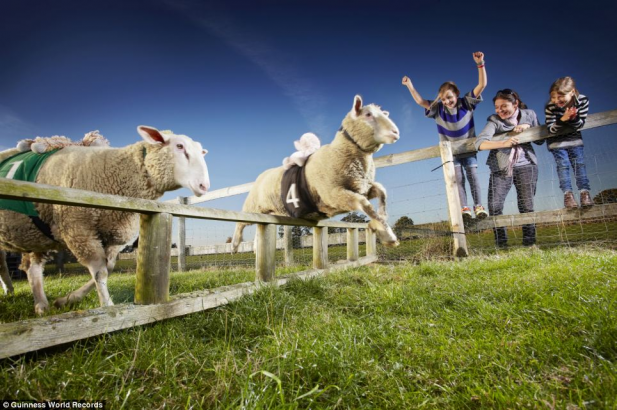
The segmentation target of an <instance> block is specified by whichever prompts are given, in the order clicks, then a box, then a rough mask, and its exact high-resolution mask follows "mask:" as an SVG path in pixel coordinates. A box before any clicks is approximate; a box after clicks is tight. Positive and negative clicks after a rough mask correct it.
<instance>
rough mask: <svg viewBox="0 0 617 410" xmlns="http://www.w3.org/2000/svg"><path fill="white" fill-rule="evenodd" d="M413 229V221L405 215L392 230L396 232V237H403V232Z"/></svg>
mask: <svg viewBox="0 0 617 410" xmlns="http://www.w3.org/2000/svg"><path fill="white" fill-rule="evenodd" d="M412 227H413V220H412V219H411V218H410V217H408V216H406V215H403V216H401V217H400V218H398V220H397V221H396V222H395V223H394V226H393V227H392V229H393V230H394V233H395V234H396V236H403V230H405V229H409V228H412Z"/></svg>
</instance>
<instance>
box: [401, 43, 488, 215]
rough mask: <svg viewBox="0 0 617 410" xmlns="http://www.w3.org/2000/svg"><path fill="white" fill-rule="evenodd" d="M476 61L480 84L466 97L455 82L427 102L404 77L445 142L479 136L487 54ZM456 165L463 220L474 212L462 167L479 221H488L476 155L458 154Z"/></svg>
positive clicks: (404, 78)
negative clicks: (475, 117)
mask: <svg viewBox="0 0 617 410" xmlns="http://www.w3.org/2000/svg"><path fill="white" fill-rule="evenodd" d="M473 59H474V61H475V63H476V65H477V66H478V77H479V78H478V85H477V86H476V87H475V88H474V89H473V90H472V91H471V92H468V93H467V94H465V96H464V97H459V95H460V92H459V90H458V87H457V86H456V84H454V83H453V82H452V81H447V82H445V83H443V84H442V85H441V87H439V92H438V94H437V98H436V99H435V100H434V101H429V100H425V99H424V98H422V96H420V94H419V93H418V91H416V89H415V88H414V86H413V84H412V83H411V80H410V79H409V77H407V76H405V77H403V85H405V86H407V88H408V89H409V92H410V93H411V96H412V97H413V99H414V100H415V101H416V103H417V104H418V105H420V106H421V107H424V109H425V112H424V114H425V115H426V116H427V117H428V118H433V119H434V120H435V122H436V123H437V132H438V133H439V139H440V140H441V141H460V140H464V139H466V138H474V137H475V136H476V134H475V129H474V124H473V111H474V109H475V108H476V105H477V104H479V103H480V102H481V101H482V96H481V94H482V91H484V88H486V84H487V80H486V68H485V67H484V53H482V52H481V51H477V52H475V53H473ZM453 162H454V170H455V171H456V183H457V185H458V192H459V198H460V202H461V210H462V213H463V218H465V219H469V218H471V209H469V207H468V206H467V192H466V191H465V175H464V173H463V170H462V168H464V169H465V171H466V173H467V179H469V186H470V188H471V196H472V197H473V201H474V205H475V206H474V212H475V214H476V218H478V219H483V218H486V217H487V216H488V212H486V210H485V209H484V207H483V206H482V195H481V190H480V182H479V181H478V177H477V173H476V170H477V169H478V159H477V157H476V153H475V152H471V153H465V154H459V155H455V156H454V161H453Z"/></svg>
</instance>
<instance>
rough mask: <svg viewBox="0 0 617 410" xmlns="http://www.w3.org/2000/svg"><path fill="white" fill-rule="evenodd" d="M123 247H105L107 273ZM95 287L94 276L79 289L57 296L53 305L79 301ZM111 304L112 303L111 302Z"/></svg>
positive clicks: (111, 268)
mask: <svg viewBox="0 0 617 410" xmlns="http://www.w3.org/2000/svg"><path fill="white" fill-rule="evenodd" d="M123 248H124V245H122V246H112V247H109V248H107V249H106V250H105V254H106V255H107V258H106V259H107V263H106V267H107V273H108V274H109V273H111V271H112V270H113V269H114V266H115V264H116V258H117V256H118V253H119V252H120V250H122V249H123ZM88 269H89V270H90V268H88ZM91 272H92V271H91ZM95 287H96V281H95V280H94V278H93V279H90V280H89V281H88V282H86V284H85V285H83V286H82V287H81V288H79V289H77V290H75V291H73V292H71V293H69V294H68V295H66V296H65V297H61V298H58V299H56V300H54V306H55V307H63V306H65V305H67V304H68V305H72V304H75V303H78V302H81V301H82V300H83V298H84V297H86V295H87V294H88V293H90V292H91V291H92V289H94V288H95ZM99 299H100V297H99ZM109 301H110V302H111V299H110V298H109ZM111 304H112V305H113V303H111ZM101 306H108V305H103V303H101Z"/></svg>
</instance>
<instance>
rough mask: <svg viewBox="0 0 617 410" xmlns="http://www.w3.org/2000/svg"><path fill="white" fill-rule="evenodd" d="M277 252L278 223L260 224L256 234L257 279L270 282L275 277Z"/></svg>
mask: <svg viewBox="0 0 617 410" xmlns="http://www.w3.org/2000/svg"><path fill="white" fill-rule="evenodd" d="M275 253H276V225H266V224H258V225H257V233H256V236H255V274H256V276H255V279H256V280H258V281H262V282H270V281H271V280H272V279H274V272H275V268H276V265H275Z"/></svg>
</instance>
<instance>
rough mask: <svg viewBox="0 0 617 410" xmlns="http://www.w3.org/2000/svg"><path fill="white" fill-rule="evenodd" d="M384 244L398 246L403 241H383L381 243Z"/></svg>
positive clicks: (390, 246)
mask: <svg viewBox="0 0 617 410" xmlns="http://www.w3.org/2000/svg"><path fill="white" fill-rule="evenodd" d="M381 244H382V245H383V246H386V247H388V248H396V247H397V246H399V245H400V244H401V243H400V242H399V241H397V240H394V241H387V242H382V243H381Z"/></svg>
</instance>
